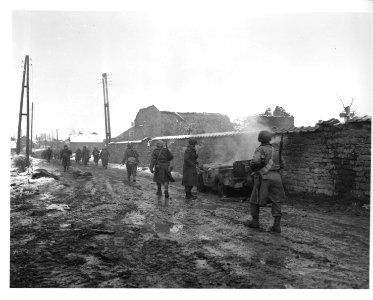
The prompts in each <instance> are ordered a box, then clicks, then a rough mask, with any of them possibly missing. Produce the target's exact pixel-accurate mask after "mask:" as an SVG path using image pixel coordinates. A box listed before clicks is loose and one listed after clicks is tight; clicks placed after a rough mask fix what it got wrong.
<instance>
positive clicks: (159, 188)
mask: <svg viewBox="0 0 373 300" xmlns="http://www.w3.org/2000/svg"><path fill="white" fill-rule="evenodd" d="M157 186H158V189H157V196H162V187H161V185H157Z"/></svg>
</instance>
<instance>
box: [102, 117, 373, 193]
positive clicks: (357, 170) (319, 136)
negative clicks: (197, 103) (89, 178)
mask: <svg viewBox="0 0 373 300" xmlns="http://www.w3.org/2000/svg"><path fill="white" fill-rule="evenodd" d="M278 136H279V137H281V136H282V151H281V153H282V156H281V157H282V162H283V170H282V175H283V181H284V186H285V189H286V191H288V192H297V193H298V192H302V193H303V192H305V193H311V194H320V195H327V196H353V197H358V198H364V199H369V197H370V160H371V158H370V157H371V122H370V121H369V122H351V123H347V124H339V125H338V126H333V125H325V126H324V125H323V126H321V125H320V126H318V127H317V128H315V127H314V128H313V129H311V130H302V129H300V130H293V131H291V132H284V133H282V134H280V133H279V134H278ZM193 137H194V138H196V139H197V141H198V145H197V153H198V155H199V159H198V161H199V163H200V164H206V163H213V162H220V163H224V162H230V163H233V162H234V161H236V160H246V159H250V158H251V157H252V155H253V152H254V150H255V148H256V147H257V146H258V145H259V143H258V142H257V132H255V133H245V134H243V133H219V134H201V135H196V136H193ZM158 139H162V137H159V138H155V139H153V140H151V141H144V142H140V143H137V144H134V148H135V149H137V151H138V152H139V154H140V166H149V162H150V154H151V152H152V150H153V149H154V148H155V143H156V141H157V140H158ZM188 139H189V136H175V137H169V138H163V140H164V141H166V142H167V145H168V147H169V149H170V150H171V152H172V153H173V154H174V156H175V158H174V160H173V162H172V165H173V166H174V170H175V171H177V172H180V173H181V172H182V165H183V155H184V151H185V149H186V147H187V144H188ZM125 149H126V144H124V143H111V144H110V145H109V151H110V153H111V158H110V162H114V163H121V160H122V157H123V153H124V150H125Z"/></svg>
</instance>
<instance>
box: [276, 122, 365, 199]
mask: <svg viewBox="0 0 373 300" xmlns="http://www.w3.org/2000/svg"><path fill="white" fill-rule="evenodd" d="M370 156H371V123H370V122H359V123H347V124H345V125H342V126H341V125H339V126H330V125H329V126H321V127H319V128H318V129H317V130H316V131H314V132H298V133H296V132H294V133H288V134H285V135H284V138H283V151H282V159H283V162H284V169H283V171H282V174H283V181H284V186H285V188H286V189H287V190H288V191H292V192H307V193H312V194H323V195H328V196H353V197H358V198H364V199H369V197H370V160H371V158H370Z"/></svg>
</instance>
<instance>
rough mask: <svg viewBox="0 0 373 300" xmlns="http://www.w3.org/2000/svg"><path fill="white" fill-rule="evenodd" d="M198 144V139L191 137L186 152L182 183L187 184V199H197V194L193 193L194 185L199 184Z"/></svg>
mask: <svg viewBox="0 0 373 300" xmlns="http://www.w3.org/2000/svg"><path fill="white" fill-rule="evenodd" d="M196 145H197V140H195V139H190V140H189V145H188V147H187V148H186V150H185V152H184V165H183V180H182V182H181V184H182V185H184V186H185V199H193V200H194V199H197V196H195V195H193V194H192V188H193V186H197V184H198V174H197V165H198V162H197V158H198V154H197V151H196Z"/></svg>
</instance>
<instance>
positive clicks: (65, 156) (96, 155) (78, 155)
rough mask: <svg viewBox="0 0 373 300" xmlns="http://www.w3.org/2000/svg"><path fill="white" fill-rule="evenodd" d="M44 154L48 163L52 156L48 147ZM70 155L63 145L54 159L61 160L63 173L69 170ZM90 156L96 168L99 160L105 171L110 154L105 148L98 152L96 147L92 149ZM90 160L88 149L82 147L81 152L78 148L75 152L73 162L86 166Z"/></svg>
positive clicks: (69, 151) (66, 147)
mask: <svg viewBox="0 0 373 300" xmlns="http://www.w3.org/2000/svg"><path fill="white" fill-rule="evenodd" d="M45 153H46V154H45V155H46V159H47V161H48V162H50V160H51V158H52V156H53V151H52V149H51V148H50V147H49V148H47V149H46V151H45ZM72 154H73V153H72V151H71V150H70V149H69V148H68V146H67V145H65V146H64V147H63V149H62V150H61V151H60V152H59V154H58V157H55V158H59V159H61V162H62V166H63V170H64V172H66V171H67V170H68V169H69V166H70V165H71V161H70V158H71V155H72ZM92 155H93V161H94V163H95V165H96V166H98V161H99V160H100V159H101V162H102V167H103V168H104V169H107V166H108V163H109V156H110V154H109V151H108V149H107V148H106V147H104V148H103V149H102V150H101V151H99V150H98V149H97V147H94V149H93V151H92ZM90 158H91V154H90V151H89V149H88V148H87V147H86V146H83V149H82V150H81V149H80V148H78V149H77V150H76V151H75V162H76V163H77V164H80V161H82V163H83V165H85V166H87V165H88V161H89V159H90Z"/></svg>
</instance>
